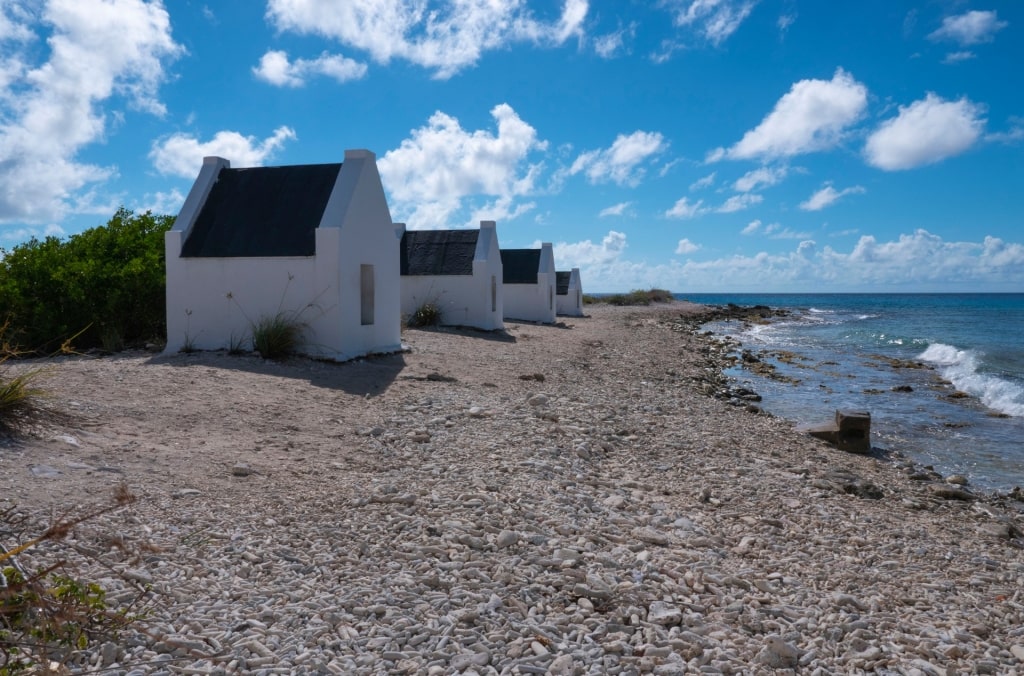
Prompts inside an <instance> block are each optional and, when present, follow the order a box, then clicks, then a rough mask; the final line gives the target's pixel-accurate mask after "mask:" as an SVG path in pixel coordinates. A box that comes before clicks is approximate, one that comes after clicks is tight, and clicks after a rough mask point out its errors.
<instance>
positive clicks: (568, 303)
mask: <svg viewBox="0 0 1024 676" xmlns="http://www.w3.org/2000/svg"><path fill="white" fill-rule="evenodd" d="M555 281H556V286H555V313H556V314H560V315H565V316H567V317H582V316H583V285H582V284H581V283H580V269H579V268H573V269H572V270H559V271H557V272H556V273H555Z"/></svg>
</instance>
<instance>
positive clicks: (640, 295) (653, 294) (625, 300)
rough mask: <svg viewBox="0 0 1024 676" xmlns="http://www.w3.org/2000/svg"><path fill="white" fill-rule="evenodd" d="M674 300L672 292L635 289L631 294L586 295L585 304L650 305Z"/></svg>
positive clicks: (584, 297)
mask: <svg viewBox="0 0 1024 676" xmlns="http://www.w3.org/2000/svg"><path fill="white" fill-rule="evenodd" d="M673 299H674V297H673V295H672V292H671V291H666V290H665V289H648V290H646V291H644V290H641V289H635V290H633V291H630V292H629V293H612V294H607V295H601V296H594V295H586V294H585V295H584V296H583V303H584V304H586V305H589V304H593V303H608V304H609V305H650V304H651V303H669V302H671V301H672V300H673Z"/></svg>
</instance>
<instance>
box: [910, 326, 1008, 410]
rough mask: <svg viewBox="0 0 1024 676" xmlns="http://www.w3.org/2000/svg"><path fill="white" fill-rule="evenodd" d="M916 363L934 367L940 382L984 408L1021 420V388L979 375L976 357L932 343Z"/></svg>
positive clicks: (941, 344)
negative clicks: (924, 363) (979, 401)
mask: <svg viewBox="0 0 1024 676" xmlns="http://www.w3.org/2000/svg"><path fill="white" fill-rule="evenodd" d="M918 359H922V360H924V361H926V362H929V363H932V364H935V366H936V367H937V368H938V371H939V373H941V374H942V377H943V378H945V379H947V380H949V381H950V382H951V383H953V385H954V386H955V387H956V388H957V389H958V390H960V391H962V392H966V393H967V394H970V395H972V396H975V397H978V399H980V400H981V403H983V404H984V405H985V406H987V407H988V408H991V409H993V410H995V411H999V412H1000V413H1005V414H1006V415H1011V416H1014V417H1024V388H1022V387H1021V386H1019V385H1017V384H1015V383H1012V382H1010V381H1008V380H1005V379H1003V378H999V377H998V376H993V375H989V374H986V373H981V372H980V371H979V370H978V362H979V359H978V355H977V353H975V352H973V351H972V350H961V349H959V348H957V347H954V346H952V345H945V344H943V343H934V344H932V345H929V346H928V348H927V349H926V350H925V351H924V352H922V353H921V354H920V355H919V356H918Z"/></svg>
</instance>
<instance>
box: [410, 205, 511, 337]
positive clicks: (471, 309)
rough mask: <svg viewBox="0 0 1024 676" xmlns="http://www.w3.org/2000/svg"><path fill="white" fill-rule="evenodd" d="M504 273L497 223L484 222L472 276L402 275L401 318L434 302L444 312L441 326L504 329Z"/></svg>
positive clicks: (481, 227) (489, 329)
mask: <svg viewBox="0 0 1024 676" xmlns="http://www.w3.org/2000/svg"><path fill="white" fill-rule="evenodd" d="M501 273H502V268H501V249H500V248H499V247H498V236H497V233H496V227H495V223H494V221H481V222H480V234H479V236H478V237H477V242H476V253H475V255H474V257H473V274H472V275H405V276H403V277H402V281H401V284H402V315H403V316H406V317H408V316H409V315H411V314H413V313H414V312H416V310H417V309H418V308H420V307H421V306H422V305H423V304H424V303H434V304H435V305H437V306H438V307H439V308H440V309H441V323H442V324H446V325H449V326H472V327H474V328H478V329H483V330H485V331H496V330H500V329H503V328H504V327H505V323H504V321H503V320H502V318H503V316H504V315H503V308H504V298H503V291H502V283H501ZM492 280H493V284H494V294H493V296H492V293H491V284H492ZM492 301H493V302H492Z"/></svg>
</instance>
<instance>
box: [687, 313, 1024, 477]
mask: <svg viewBox="0 0 1024 676" xmlns="http://www.w3.org/2000/svg"><path fill="white" fill-rule="evenodd" d="M677 297H678V298H681V299H686V300H690V301H693V302H698V303H704V304H708V305H723V304H726V303H735V304H737V305H744V306H748V305H767V306H770V307H773V308H786V309H789V310H790V311H791V315H790V316H788V317H781V318H777V319H774V320H772V321H771V322H770V323H769V324H766V325H743V324H741V323H740V322H735V321H733V322H718V323H716V324H713V325H709V326H708V328H709V329H710V330H712V331H715V332H716V333H721V334H728V335H732V336H733V337H735V338H736V339H738V340H740V341H741V342H742V343H743V345H744V347H745V348H747V349H750V350H752V351H754V352H755V353H763V354H764V355H765V356H766V358H767V361H769V362H770V363H772V364H773V365H775V366H776V367H777V368H778V372H779V373H780V374H782V375H785V376H787V377H790V378H793V379H796V380H799V383H797V384H788V383H782V382H779V381H776V380H769V379H765V378H761V377H758V376H755V375H752V374H751V373H750V372H749V371H745V370H742V369H735V370H733V371H730V372H729V375H731V376H733V377H735V378H736V379H737V380H738V381H741V382H744V383H746V384H747V385H748V386H749V387H750V388H751V389H754V390H755V391H757V392H758V393H760V394H761V395H762V396H763V397H764V401H763V402H762V406H763V407H764V408H765V409H766V410H768V411H770V412H772V413H774V414H775V415H779V416H782V417H785V418H788V419H790V420H794V421H796V422H800V423H819V422H823V421H825V420H827V419H829V418H830V416H831V415H832V413H833V412H834V410H835V409H837V408H850V409H860V410H867V411H870V412H871V414H872V442H873V444H874V445H875V446H878V447H881V448H886V449H889V450H896V451H900V452H902V453H904V454H906V455H908V456H910V457H911V458H914V459H915V460H918V461H920V462H922V463H924V464H929V465H933V466H934V467H935V468H936V469H937V470H939V471H940V472H942V473H944V474H952V473H957V474H965V475H967V476H968V477H969V479H970V480H971V483H972V484H973V485H974V486H976V487H979V488H983V489H990V490H1005V489H1009V488H1012V487H1013V486H1024V294H881V295H879V294H800V295H797V294H689V295H687V294H679V295H678V296H677ZM783 351H784V353H791V354H792V355H794V356H795V358H794V359H787V360H785V361H779V360H778V358H777V357H773V356H772V353H773V352H783ZM894 360H898V361H896V362H894ZM906 362H913V363H919V364H921V365H923V366H924V367H926V368H904V367H899V366H894V364H901V363H903V364H905V363H906ZM894 388H897V389H894ZM954 392H961V393H966V394H967V395H969V396H967V397H950V396H949V395H950V394H953V393H954Z"/></svg>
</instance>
